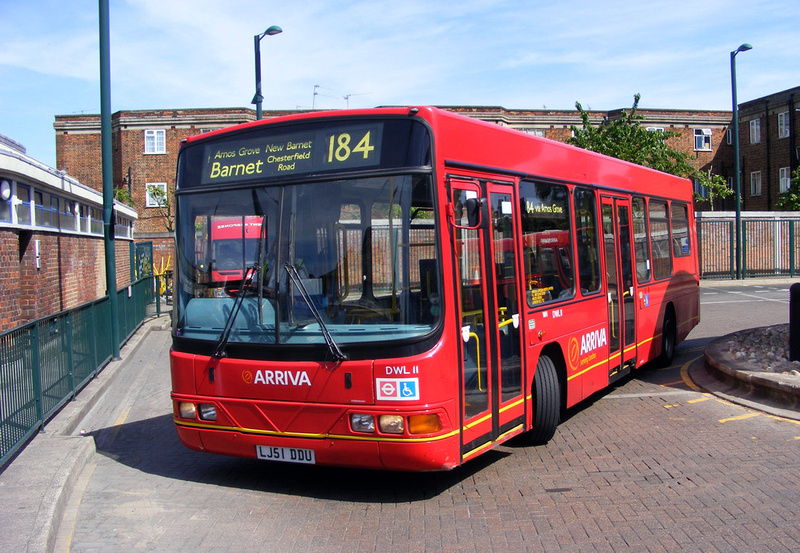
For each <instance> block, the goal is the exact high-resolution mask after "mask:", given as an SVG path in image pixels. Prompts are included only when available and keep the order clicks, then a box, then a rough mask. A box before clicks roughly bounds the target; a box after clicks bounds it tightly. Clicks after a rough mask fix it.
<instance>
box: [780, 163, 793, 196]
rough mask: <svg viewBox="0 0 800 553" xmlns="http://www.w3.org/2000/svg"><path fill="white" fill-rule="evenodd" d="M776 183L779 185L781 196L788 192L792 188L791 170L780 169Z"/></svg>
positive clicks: (786, 168)
mask: <svg viewBox="0 0 800 553" xmlns="http://www.w3.org/2000/svg"><path fill="white" fill-rule="evenodd" d="M778 175H779V176H778V182H779V183H780V193H781V194H783V193H785V192H788V191H789V188H790V187H791V186H792V169H791V167H781V168H780V169H779V170H778Z"/></svg>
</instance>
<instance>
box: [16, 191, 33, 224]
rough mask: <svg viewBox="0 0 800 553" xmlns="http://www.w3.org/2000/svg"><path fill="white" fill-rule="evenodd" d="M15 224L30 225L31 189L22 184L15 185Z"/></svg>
mask: <svg viewBox="0 0 800 553" xmlns="http://www.w3.org/2000/svg"><path fill="white" fill-rule="evenodd" d="M17 200H18V201H19V203H18V204H17V224H19V225H30V224H31V189H30V188H29V187H27V186H24V185H22V184H17Z"/></svg>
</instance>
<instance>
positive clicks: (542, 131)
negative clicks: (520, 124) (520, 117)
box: [522, 129, 545, 138]
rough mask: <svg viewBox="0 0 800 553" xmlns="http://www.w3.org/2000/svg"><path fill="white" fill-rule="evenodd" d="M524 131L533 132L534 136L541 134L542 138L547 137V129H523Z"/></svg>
mask: <svg viewBox="0 0 800 553" xmlns="http://www.w3.org/2000/svg"><path fill="white" fill-rule="evenodd" d="M522 131H523V132H526V133H528V134H532V135H533V136H541V137H542V138H545V136H544V135H545V129H522Z"/></svg>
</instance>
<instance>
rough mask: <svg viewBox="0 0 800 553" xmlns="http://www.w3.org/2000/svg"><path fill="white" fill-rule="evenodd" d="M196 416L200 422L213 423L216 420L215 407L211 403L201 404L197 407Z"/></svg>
mask: <svg viewBox="0 0 800 553" xmlns="http://www.w3.org/2000/svg"><path fill="white" fill-rule="evenodd" d="M197 411H198V415H199V417H200V420H204V421H215V420H217V406H216V405H214V404H213V403H201V404H199V405H198V406H197Z"/></svg>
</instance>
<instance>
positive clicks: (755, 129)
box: [750, 119, 761, 144]
mask: <svg viewBox="0 0 800 553" xmlns="http://www.w3.org/2000/svg"><path fill="white" fill-rule="evenodd" d="M759 143H761V119H753V120H752V121H750V144H759Z"/></svg>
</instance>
